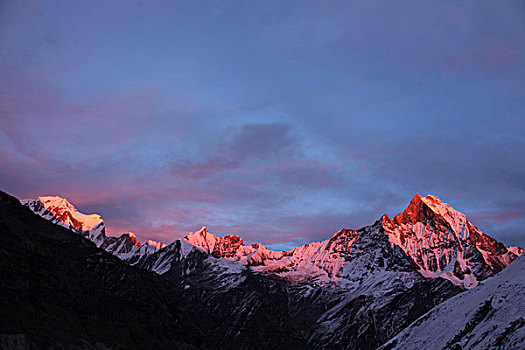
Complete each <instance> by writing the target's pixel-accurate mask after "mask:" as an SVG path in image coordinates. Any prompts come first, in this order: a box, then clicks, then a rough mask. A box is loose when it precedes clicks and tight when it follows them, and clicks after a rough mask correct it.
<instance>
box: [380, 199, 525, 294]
mask: <svg viewBox="0 0 525 350" xmlns="http://www.w3.org/2000/svg"><path fill="white" fill-rule="evenodd" d="M383 225H384V227H385V229H386V231H387V233H388V235H389V236H390V239H391V241H392V243H393V244H396V245H398V246H399V247H401V248H402V249H403V250H404V251H405V252H406V253H407V254H408V255H409V256H410V257H411V258H412V259H413V260H414V262H415V263H416V264H417V265H418V267H419V269H420V271H421V273H422V274H423V275H425V276H427V277H442V278H446V279H449V280H451V281H452V282H453V283H455V284H456V285H459V286H462V287H464V288H472V287H475V286H476V285H477V284H478V283H479V281H481V280H484V279H485V278H487V277H489V276H492V275H494V274H495V273H498V272H499V271H501V270H502V269H503V268H505V266H507V265H508V264H510V263H511V262H512V261H513V260H514V259H515V258H516V257H517V255H516V254H514V253H513V252H512V251H511V250H509V249H507V248H506V247H505V246H504V245H503V244H502V243H500V242H498V241H496V240H495V239H493V238H492V237H490V236H488V235H486V234H484V233H483V232H481V231H480V230H479V229H478V228H477V227H476V226H474V225H473V224H472V223H470V222H469V221H468V220H467V217H466V216H465V214H463V213H461V212H459V211H457V210H455V209H454V208H452V207H451V206H450V205H448V204H447V203H444V202H442V201H441V200H440V199H439V198H437V197H435V196H426V197H421V196H420V195H419V194H417V195H416V196H415V197H414V198H413V199H412V201H411V202H410V205H409V206H408V208H407V209H406V210H405V211H403V213H401V214H399V215H397V216H395V217H394V218H393V219H390V218H389V217H388V216H387V215H385V218H384V224H383Z"/></svg>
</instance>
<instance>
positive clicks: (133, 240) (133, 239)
mask: <svg viewBox="0 0 525 350" xmlns="http://www.w3.org/2000/svg"><path fill="white" fill-rule="evenodd" d="M124 234H125V235H128V236H129V238H131V241H132V242H133V244H134V245H135V246H137V247H140V246H141V244H142V243H140V242H139V241H138V239H137V235H135V234H134V233H133V232H126V233H124Z"/></svg>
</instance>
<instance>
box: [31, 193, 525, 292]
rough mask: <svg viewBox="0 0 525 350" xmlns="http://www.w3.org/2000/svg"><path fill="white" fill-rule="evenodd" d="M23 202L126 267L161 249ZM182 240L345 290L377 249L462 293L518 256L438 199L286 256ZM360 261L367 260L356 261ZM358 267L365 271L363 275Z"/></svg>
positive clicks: (382, 276)
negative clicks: (76, 233)
mask: <svg viewBox="0 0 525 350" xmlns="http://www.w3.org/2000/svg"><path fill="white" fill-rule="evenodd" d="M23 203H24V204H25V205H27V206H28V207H30V208H31V209H32V210H33V211H35V212H36V213H37V214H39V215H41V216H43V217H44V218H46V219H48V220H51V221H53V222H55V223H58V224H61V225H62V226H65V227H68V228H71V229H72V230H75V231H76V232H78V233H80V234H83V235H84V236H86V237H87V238H88V239H90V240H92V241H93V242H95V243H96V244H97V245H98V246H100V247H102V248H104V249H105V250H107V251H109V252H111V253H113V254H115V255H116V256H118V257H120V258H121V259H123V260H125V261H127V262H128V263H131V264H135V263H137V262H138V261H140V260H141V259H144V258H145V257H146V256H148V255H150V254H152V253H154V252H156V251H157V250H159V249H162V248H164V247H165V246H166V245H165V244H164V243H160V242H156V241H152V240H148V241H146V242H144V243H142V242H139V241H138V240H137V238H136V235H135V234H133V233H125V234H123V235H121V236H120V237H113V236H108V237H106V236H105V234H104V225H103V221H102V219H101V218H100V216H98V215H84V214H81V213H79V212H78V211H77V210H76V209H75V208H74V207H73V206H72V205H71V204H70V203H69V202H68V201H67V200H65V199H63V198H60V197H42V199H35V200H25V201H23ZM44 203H45V204H44ZM46 205H47V206H46ZM47 208H49V209H47ZM55 213H56V214H55ZM82 219H85V220H86V222H83V221H82ZM97 223H98V224H97ZM95 224H97V226H95ZM94 226H95V228H99V231H100V229H101V233H99V234H98V235H95V234H92V233H91V231H82V230H80V229H79V228H83V229H87V228H92V230H94V229H93V227H94ZM182 241H183V242H185V244H189V245H190V246H193V247H196V248H198V249H202V250H204V251H205V252H207V253H209V254H210V255H212V256H213V257H215V258H218V259H227V260H230V261H233V262H237V263H241V264H243V265H246V266H248V267H250V268H251V269H253V270H256V271H258V272H260V273H264V274H273V275H277V276H279V277H281V278H286V279H290V280H294V281H296V282H300V281H303V280H305V281H306V280H309V281H314V282H315V283H320V284H323V283H324V284H326V283H335V284H339V285H345V286H347V287H348V288H352V286H353V285H354V284H355V283H354V282H352V281H357V280H362V278H363V276H365V275H368V274H369V272H370V266H374V265H377V263H376V262H374V261H375V260H374V259H379V260H383V258H382V257H381V256H382V255H384V254H385V253H384V252H385V251H391V255H394V256H398V255H399V254H402V255H403V256H404V258H402V260H403V259H404V260H403V261H405V263H403V264H406V262H407V261H409V263H408V265H410V264H414V265H415V266H417V269H418V271H419V273H420V274H421V275H423V276H424V277H427V278H438V277H441V278H445V279H448V280H450V281H451V282H452V283H454V284H456V285H458V286H460V287H462V288H467V289H468V288H472V287H475V286H477V285H478V283H479V281H481V280H484V279H486V278H487V277H490V276H492V275H494V274H495V273H497V272H499V271H501V270H502V269H503V268H505V266H507V265H509V264H510V263H511V262H512V261H513V260H514V259H516V257H517V256H519V255H521V254H522V253H523V249H522V248H519V247H512V248H506V247H505V246H504V245H503V244H502V243H500V242H498V241H496V240H495V239H493V238H492V237H490V236H488V235H486V234H485V233H483V232H481V231H480V230H479V229H478V228H477V227H476V226H474V225H473V224H472V223H470V222H469V221H468V219H467V217H466V215H465V214H463V213H461V212H459V211H457V210H455V209H454V208H452V207H451V206H450V205H448V204H447V203H445V202H443V201H441V200H440V199H439V198H438V197H436V196H432V195H429V196H426V197H422V196H420V195H419V194H417V195H416V196H415V197H414V198H413V199H412V201H411V202H410V204H409V206H408V207H407V208H406V209H405V210H404V211H403V212H402V213H401V214H399V215H396V216H395V217H394V218H393V219H391V218H390V217H389V216H388V215H384V216H383V217H381V218H380V219H379V220H378V221H377V222H376V223H374V224H373V225H371V226H365V227H363V228H361V229H359V230H353V229H342V230H341V231H339V232H338V233H336V234H335V235H334V236H333V237H331V238H330V239H327V240H324V241H318V242H312V243H308V244H305V245H302V246H299V247H297V248H294V249H291V250H287V251H275V250H271V249H268V248H267V247H266V246H264V245H263V244H260V243H256V244H251V245H245V244H244V241H243V239H242V238H241V237H239V236H236V235H226V236H223V237H219V236H216V235H214V234H212V233H210V232H209V231H208V229H207V228H206V227H203V228H202V229H200V230H199V231H196V232H195V233H189V234H187V235H186V236H185V237H184V239H183V240H182ZM365 252H366V253H367V254H365ZM400 252H401V253H400ZM374 256H375V258H373V257H374ZM363 259H373V260H371V261H361V260H363ZM356 261H359V264H357V263H356ZM381 264H382V263H380V265H377V266H376V267H377V271H376V272H377V273H376V276H375V277H373V278H372V277H370V281H369V283H370V285H371V286H372V285H374V284H378V283H387V281H388V280H389V278H390V277H389V274H390V272H389V271H388V269H387V270H385V269H384V268H383V267H381ZM403 264H401V265H403ZM363 266H368V267H369V270H367V269H364V268H363ZM401 269H402V270H403V268H401ZM381 271H382V272H381ZM360 283H361V282H360Z"/></svg>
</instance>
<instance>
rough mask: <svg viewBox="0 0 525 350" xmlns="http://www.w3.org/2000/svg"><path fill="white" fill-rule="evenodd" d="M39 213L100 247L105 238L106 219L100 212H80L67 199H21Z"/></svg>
mask: <svg viewBox="0 0 525 350" xmlns="http://www.w3.org/2000/svg"><path fill="white" fill-rule="evenodd" d="M20 202H21V203H22V204H23V205H25V206H27V207H28V208H29V209H31V210H32V211H33V212H34V213H36V214H37V215H40V216H41V217H43V218H44V219H46V220H49V221H51V222H53V223H55V224H57V225H60V226H63V227H66V228H68V229H71V230H73V231H75V232H76V233H78V234H81V235H82V236H84V237H86V238H88V239H89V240H91V241H92V242H94V243H95V244H96V245H97V246H98V247H100V246H101V245H102V244H103V242H104V239H105V226H104V221H103V220H102V218H101V217H100V215H98V214H83V213H80V212H79V211H78V210H77V209H76V208H75V207H74V206H73V205H72V204H71V203H70V202H69V201H68V200H67V199H65V198H62V197H58V196H47V197H38V198H34V199H24V200H21V201H20Z"/></svg>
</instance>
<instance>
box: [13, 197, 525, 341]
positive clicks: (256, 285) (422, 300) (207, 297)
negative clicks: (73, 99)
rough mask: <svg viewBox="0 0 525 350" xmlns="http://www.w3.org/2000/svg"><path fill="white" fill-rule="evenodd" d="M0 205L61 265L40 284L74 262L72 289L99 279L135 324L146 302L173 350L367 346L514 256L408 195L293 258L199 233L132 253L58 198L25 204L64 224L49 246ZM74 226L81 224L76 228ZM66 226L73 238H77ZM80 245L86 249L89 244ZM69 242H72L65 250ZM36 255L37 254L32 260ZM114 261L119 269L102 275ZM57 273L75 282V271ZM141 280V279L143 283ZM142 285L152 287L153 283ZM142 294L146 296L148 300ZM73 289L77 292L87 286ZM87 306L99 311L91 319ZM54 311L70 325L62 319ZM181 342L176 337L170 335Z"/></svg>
mask: <svg viewBox="0 0 525 350" xmlns="http://www.w3.org/2000/svg"><path fill="white" fill-rule="evenodd" d="M6 198H7V199H9V201H10V204H9V205H5V206H4V207H6V208H8V209H9V208H11V204H12V205H13V206H14V207H13V208H15V207H16V208H17V209H16V210H18V211H20V212H23V213H25V214H24V215H29V217H31V219H30V220H32V221H31V222H29V221H27V220H29V219H27V220H26V218H25V217H22V216H20V217H18V219H17V218H15V217H14V216H12V215H7V216H5V215H4V216H5V217H6V219H4V220H5V221H6V222H9V223H10V225H11V226H13V227H15V228H17V229H18V228H24V230H25V231H24V230H21V229H18V231H20V232H28V233H31V232H32V231H37V232H38V233H35V234H26V235H25V236H23V237H25V238H24V239H25V240H29V241H30V240H34V239H37V238H38V239H39V240H40V241H42V242H41V243H40V244H42V245H45V247H46V249H47V250H49V251H50V252H51V253H49V254H50V255H51V256H52V258H53V259H61V260H60V263H57V264H55V265H56V266H55V265H50V266H46V265H45V264H44V265H43V266H41V269H43V271H42V275H45V276H46V278H45V279H43V280H44V281H45V282H43V285H46V286H47V284H48V283H49V282H48V281H53V277H52V275H54V274H56V273H54V272H53V271H54V270H57V271H59V272H60V273H62V271H63V269H65V268H66V267H67V268H68V269H69V268H72V265H71V264H73V263H77V262H79V261H80V265H82V264H84V265H82V266H84V267H83V268H84V269H86V268H87V272H86V275H85V274H82V275H81V277H82V278H84V279H86V281H84V280H81V281H76V280H75V281H73V282H71V283H73V285H75V286H77V285H78V283H95V286H96V283H99V282H100V281H102V284H103V286H104V287H105V288H106V289H107V290H108V291H110V292H111V291H113V293H114V294H115V295H112V294H110V297H109V298H108V300H111V298H116V301H115V303H112V304H111V305H110V306H108V310H110V313H111V312H117V311H118V310H119V309H122V310H123V313H131V314H132V315H133V316H134V317H136V322H139V324H140V322H141V321H143V318H142V316H141V315H138V314H137V312H136V311H135V309H134V307H136V305H135V304H133V302H132V303H130V304H129V306H128V304H127V301H128V300H129V299H130V298H131V299H133V298H137V299H136V300H135V299H133V301H136V302H140V303H143V300H146V304H148V306H151V305H150V304H152V305H155V306H154V311H153V312H152V313H151V314H148V315H147V316H146V317H149V321H148V322H149V323H148V325H149V326H151V324H154V325H157V326H156V327H154V331H153V333H150V336H151V334H155V335H160V337H159V339H156V341H157V343H158V346H155V347H156V348H162V347H164V346H166V345H167V346H168V347H170V346H171V347H174V346H175V347H177V346H178V343H177V342H180V343H181V344H182V345H181V346H178V347H180V348H183V347H184V346H191V345H194V346H197V347H199V348H203V347H205V346H208V347H210V348H214V349H270V348H271V349H375V348H377V347H378V346H380V345H381V344H383V343H385V342H386V341H388V340H389V339H391V338H392V337H394V336H395V335H396V334H398V333H399V332H400V331H402V330H403V329H404V328H406V327H407V326H408V325H410V324H411V323H412V322H413V321H414V320H416V319H417V318H418V317H420V316H422V315H424V314H425V313H426V312H427V311H429V310H431V309H432V308H433V307H435V306H436V305H438V304H440V303H442V302H443V301H445V300H447V299H449V298H451V297H452V296H454V295H455V294H457V293H459V292H460V291H461V290H462V289H465V288H467V289H468V288H476V286H477V285H478V283H479V281H482V280H484V279H486V278H488V277H489V276H491V275H493V274H494V273H497V272H498V271H500V270H501V269H503V268H504V267H505V266H507V265H508V264H510V263H511V262H512V260H514V259H516V257H517V254H516V253H514V251H516V252H517V253H518V254H519V249H514V250H509V249H507V248H506V247H505V246H503V245H502V244H501V243H499V242H497V241H495V240H494V239H492V238H491V237H490V236H488V235H486V234H484V233H482V232H481V231H479V230H478V229H477V228H476V227H475V226H474V225H472V224H471V223H470V222H468V220H467V219H466V216H465V215H464V214H462V213H460V212H458V211H456V210H455V209H453V208H452V207H450V206H449V205H448V204H446V203H444V202H442V201H441V200H439V199H438V198H437V197H434V196H427V197H421V196H419V195H416V196H415V197H414V199H413V200H412V201H411V203H410V205H409V206H408V208H407V209H406V210H405V211H404V212H403V213H401V214H399V215H397V216H395V217H394V218H393V219H390V218H389V217H388V216H387V215H384V216H383V217H382V218H381V219H379V220H378V221H376V222H375V223H374V224H372V225H370V226H365V227H363V228H361V229H358V230H353V229H343V230H341V231H340V232H338V233H336V234H335V235H334V236H333V237H331V238H330V239H327V240H325V241H321V242H312V243H309V244H306V245H304V246H300V247H297V248H295V249H293V250H290V251H272V250H270V249H268V248H266V247H265V246H264V245H262V244H253V245H250V246H246V245H244V242H243V240H242V238H240V237H237V236H234V235H229V236H225V237H217V236H215V235H213V234H211V233H209V232H208V230H207V229H206V228H203V229H202V230H200V231H198V232H195V233H190V234H188V235H187V236H186V237H185V238H184V239H181V240H176V241H174V242H173V243H171V244H169V245H167V246H164V245H163V244H160V243H158V242H152V243H151V244H150V243H148V242H147V243H145V244H140V242H138V241H137V240H136V238H135V236H134V235H133V234H131V233H128V234H124V235H122V236H120V237H111V236H106V235H105V232H104V224H103V221H102V220H101V218H100V216H98V215H85V214H82V213H78V211H76V209H75V208H74V207H73V206H72V205H71V204H70V203H69V202H67V200H64V199H62V198H60V197H41V198H39V199H34V200H25V201H23V203H24V204H25V205H26V206H27V207H29V208H30V209H31V210H33V211H34V212H35V213H36V214H38V215H40V216H42V217H43V218H45V219H47V220H49V221H51V222H52V223H54V224H56V225H58V226H61V227H57V228H56V229H55V231H56V230H57V229H60V230H59V231H57V232H59V233H61V234H62V235H65V236H67V239H66V238H64V237H62V238H57V237H56V233H55V231H53V230H52V229H51V230H50V229H49V227H52V225H51V226H49V225H48V226H47V229H46V230H43V231H41V230H40V231H39V226H38V225H42V224H43V223H44V221H42V220H39V219H38V218H35V217H34V216H31V215H30V213H29V212H28V211H24V210H23V208H20V205H19V204H17V203H15V204H16V205H15V204H13V202H12V201H13V200H14V199H13V198H12V197H8V196H6ZM46 198H47V199H46ZM6 210H7V209H6ZM9 210H12V208H11V209H9ZM57 213H58V214H57ZM57 215H58V216H57ZM8 217H9V220H10V221H9V220H8V219H7V218H8ZM83 217H84V218H88V219H89V222H87V223H83V222H82V218H83ZM71 218H75V220H77V221H78V222H76V221H75V225H76V226H75V225H72V224H71V222H72V221H71ZM64 227H65V228H69V229H70V230H71V231H73V232H75V233H76V234H78V236H77V239H75V238H74V237H75V236H74V235H72V232H68V231H67V230H66V229H65V228H64ZM79 227H80V228H79ZM18 231H16V232H18ZM6 232H7V231H6ZM66 233H68V234H66ZM11 236H13V235H11ZM82 237H85V238H88V239H90V240H92V241H93V242H94V243H95V244H96V246H94V245H90V244H89V243H88V242H87V241H86V240H84V239H83V238H82ZM46 241H47V242H46ZM70 242H77V243H73V247H72V248H71V249H70V248H69V245H70V244H72V243H70ZM74 244H77V245H74ZM79 244H80V247H81V248H79V247H78V245H79ZM15 246H16V245H15ZM96 247H99V248H100V249H97V248H96ZM5 249H7V248H5ZM104 250H105V251H104ZM42 251H45V249H44V250H41V249H36V250H35V249H31V250H29V251H23V250H19V251H17V252H14V253H12V256H13V259H14V258H15V257H16V256H17V254H19V255H21V256H27V259H29V260H30V261H33V260H34V259H43V258H39V256H40V255H41V254H43V253H42ZM109 253H111V254H113V255H114V256H116V257H119V258H120V259H122V261H123V262H125V263H126V264H127V265H133V267H134V268H141V269H143V270H144V271H139V270H136V269H131V268H130V267H126V265H124V264H123V263H122V262H121V261H119V260H117V259H115V258H113V260H111V258H112V257H111V255H110V254H109ZM24 254H25V255H24ZM33 254H36V255H35V256H36V257H32V255H33ZM86 254H87V255H86ZM71 256H74V257H75V258H74V259H73V260H72V261H73V263H69V258H70V257H71ZM31 259H33V260H31ZM53 259H50V261H54V260H53ZM108 259H109V260H108ZM108 261H109V262H111V263H109V262H108ZM114 264H117V265H116V266H118V267H119V268H120V269H121V270H118V269H117V268H110V267H111V266H113V265H114ZM118 264H120V265H118ZM108 266H109V267H108ZM26 270H28V271H29V272H27V271H26V272H25V274H26V275H25V276H24V275H22V276H24V277H20V281H19V282H18V283H20V284H23V281H27V280H31V279H35V278H36V277H35V276H33V271H39V270H35V268H33V270H31V269H30V268H26ZM73 270H75V271H76V270H77V269H75V268H73ZM146 270H147V271H150V272H149V274H148V272H147V271H146ZM7 271H9V269H8V270H7ZM67 271H69V270H67ZM79 271H84V270H81V269H80V270H79ZM60 273H59V274H58V275H60ZM64 273H65V272H64ZM75 273H76V274H75ZM153 273H155V274H156V275H155V274H153ZM65 274H66V275H68V276H69V274H71V275H72V276H71V277H70V278H73V277H75V278H81V277H79V276H78V272H71V273H70V272H67V273H65ZM90 274H91V275H90ZM143 275H144V276H146V277H144V278H146V279H144V280H142V276H143ZM37 276H38V275H37ZM128 276H130V277H128ZM137 276H138V277H137ZM12 278H14V277H12ZM64 278H65V277H64ZM137 278H138V279H139V280H141V281H142V282H140V281H138V280H137ZM147 278H149V279H147ZM128 279H130V281H128ZM150 279H153V280H154V281H155V282H152V283H150ZM87 280H89V281H91V280H94V281H95V282H93V281H91V282H89V281H87ZM96 281H99V282H96ZM133 281H135V282H133ZM71 283H65V282H61V283H60V284H59V287H56V288H55V291H54V292H51V291H47V292H48V294H49V295H51V294H52V293H61V292H62V291H63V288H62V286H63V285H65V286H69V285H70V284H71ZM129 283H137V284H138V286H137V287H136V286H134V285H131V289H129V288H127V289H122V286H123V285H124V286H126V287H130V284H129ZM155 283H158V285H155ZM144 284H147V285H144ZM151 288H153V289H155V291H154V292H151V291H150V289H151ZM157 288H160V290H157ZM66 290H67V289H66ZM94 290H95V291H96V290H97V289H96V288H95V289H94ZM136 290H138V294H136V293H135V291H136ZM75 291H77V292H78V293H83V292H85V289H83V288H78V289H75ZM104 291H105V290H104ZM44 292H46V290H44ZM47 292H46V293H47ZM159 293H160V294H159ZM162 293H168V294H170V296H171V298H172V299H173V298H175V299H177V300H178V301H179V302H180V303H178V304H177V303H175V304H176V305H178V307H179V308H180V309H178V310H179V313H178V314H177V313H176V312H175V311H173V312H172V311H170V310H171V309H169V308H168V309H167V308H166V306H164V304H165V302H166V301H169V300H172V299H170V298H169V297H165V296H164V295H163V294H162ZM34 294H35V295H37V296H38V297H41V294H42V293H41V290H38V291H37V292H36V293H34ZM95 294H96V293H95ZM44 295H46V294H45V293H44ZM49 295H48V298H49V299H50V300H53V301H54V299H53V298H52V297H51V296H49ZM13 298H14V296H13ZM93 298H94V297H93V296H91V299H89V297H88V300H91V302H90V303H92V304H90V305H92V308H91V309H90V310H89V312H87V315H88V318H89V319H90V320H98V319H97V317H99V316H98V315H99V313H103V312H104V311H103V310H105V309H100V307H99V306H98V305H97V303H96V300H98V299H97V298H98V297H97V298H94V299H93ZM119 298H124V300H125V301H126V302H122V300H121V299H119ZM15 299H16V298H15ZM150 300H153V302H151V303H150ZM140 305H142V304H140ZM184 305H188V309H185V310H186V311H181V310H183V309H184ZM57 306H59V307H62V306H61V304H51V307H50V309H51V310H55V311H56V309H57ZM97 307H99V308H98V309H97ZM58 309H59V310H62V309H60V308H58ZM92 309H94V310H98V311H96V312H98V313H97V314H95V315H94V316H93V315H92V313H93V312H95V311H92ZM70 310H71V309H70ZM73 310H74V317H77V318H79V314H81V315H82V317H83V318H85V317H86V313H85V310H84V309H81V308H80V309H78V307H77V309H73ZM101 310H102V311H101ZM158 310H160V311H158ZM166 310H167V311H166ZM55 311H53V312H55ZM190 311H191V312H190ZM13 312H14V311H13ZM90 312H91V313H90ZM165 312H167V313H168V315H166V314H165ZM181 313H184V314H185V315H187V318H185V319H184V320H183V321H181V320H179V319H178V318H177V317H178V316H180V314H181ZM15 314H16V313H15ZM62 314H63V315H65V316H67V317H69V318H71V317H73V316H69V315H68V314H67V311H63V312H62ZM62 314H61V315H62ZM117 314H118V315H119V317H121V316H122V315H121V314H119V313H118V312H117ZM74 317H73V318H74ZM104 317H106V316H104ZM104 317H102V319H103V320H104ZM109 317H110V319H111V320H114V319H116V320H117V329H120V328H118V325H119V324H120V323H119V322H120V321H119V320H120V319H118V318H115V316H109ZM169 317H172V318H173V319H170V318H169ZM63 319H65V318H64V317H62V318H61V319H60V318H58V317H55V316H54V318H53V320H54V322H55V323H54V326H49V328H46V329H45V330H44V331H43V333H42V335H41V336H42V337H46V336H47V335H46V334H47V333H46V331H49V332H51V334H53V332H56V327H59V326H60V324H61V322H62V321H61V320H63ZM111 320H106V321H103V322H106V323H104V324H105V326H104V327H103V328H104V329H107V328H111V326H112V323H111ZM192 320H193V321H192ZM78 322H80V323H81V324H82V322H85V321H78ZM184 322H186V323H188V324H189V325H190V326H191V324H192V322H196V323H197V324H198V325H199V328H200V330H199V331H197V330H195V332H196V333H195V335H196V338H195V339H194V338H192V337H191V336H190V335H191V332H188V333H184V334H183V335H181V333H180V332H183V331H181V329H184V327H185V324H186V323H184ZM22 324H23V323H22ZM52 324H53V323H52ZM122 324H124V323H122ZM173 325H176V327H175V328H174V327H173ZM180 325H182V326H180ZM179 326H180V327H179ZM85 328H86V327H84V328H82V329H81V330H79V332H81V333H80V334H81V335H82V336H81V337H80V339H87V340H83V342H84V343H86V342H87V344H91V345H92V344H95V343H96V342H99V343H103V344H106V345H108V341H105V342H101V341H98V340H97V339H95V338H93V337H91V338H90V336H91V333H90V332H87V331H85ZM146 328H147V327H146ZM146 328H144V329H141V331H144V330H145V329H146ZM79 329H80V328H79ZM190 329H191V328H190ZM82 332H84V333H82ZM122 332H123V331H122ZM165 332H168V333H165ZM170 332H171V333H170ZM177 332H179V333H177ZM19 333H22V334H27V332H23V331H16V332H15V331H9V332H8V334H11V335H12V336H11V337H10V338H6V339H7V340H8V341H11V342H14V341H16V340H17V339H18V338H16V336H14V335H13V334H19ZM95 333H96V332H95ZM138 333H139V334H140V332H138ZM96 334H98V333H96ZM102 334H103V332H102ZM172 335H173V337H172ZM119 336H124V337H126V336H128V337H129V338H131V339H132V340H130V342H131V343H126V344H124V343H110V344H109V345H110V346H114V347H118V346H121V347H122V346H123V347H126V348H142V347H143V346H142V345H143V344H142V343H137V342H134V343H133V341H135V340H134V339H135V337H136V335H135V334H134V333H133V332H130V333H129V334H125V333H122V334H120V335H119ZM179 336H180V337H181V338H177V337H179ZM184 336H186V337H190V338H184ZM33 338H34V336H33ZM33 338H31V339H33ZM77 338H78V337H77ZM24 339H25V338H24ZM53 339H54V338H53ZM103 339H106V338H104V337H103ZM196 339H197V340H196ZM77 343H78V342H77ZM157 343H155V344H157ZM46 344H47V343H46ZM61 344H62V343H61ZM148 344H149V345H150V346H151V344H152V343H148Z"/></svg>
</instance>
